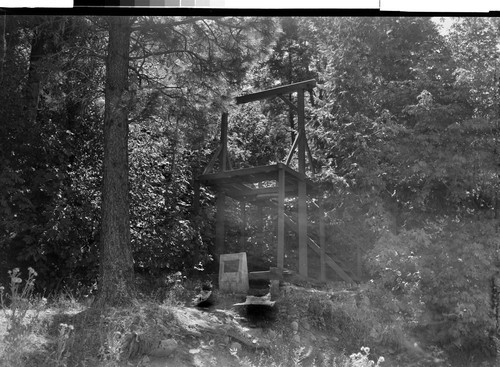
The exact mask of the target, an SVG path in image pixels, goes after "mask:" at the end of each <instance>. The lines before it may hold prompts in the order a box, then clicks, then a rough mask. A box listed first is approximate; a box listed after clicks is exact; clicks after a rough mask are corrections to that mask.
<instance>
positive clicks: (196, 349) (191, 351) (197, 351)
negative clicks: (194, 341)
mask: <svg viewBox="0 0 500 367" xmlns="http://www.w3.org/2000/svg"><path fill="white" fill-rule="evenodd" d="M200 352H201V349H199V348H193V349H189V354H198V353H200Z"/></svg>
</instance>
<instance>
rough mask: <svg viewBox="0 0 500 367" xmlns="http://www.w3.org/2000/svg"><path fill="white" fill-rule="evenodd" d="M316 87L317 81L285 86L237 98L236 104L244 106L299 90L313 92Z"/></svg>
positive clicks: (312, 80) (311, 80)
mask: <svg viewBox="0 0 500 367" xmlns="http://www.w3.org/2000/svg"><path fill="white" fill-rule="evenodd" d="M315 86H316V80H314V79H310V80H306V81H303V82H299V83H294V84H289V85H284V86H282V87H277V88H272V89H267V90H264V91H262V92H257V93H251V94H247V95H244V96H240V97H236V104H242V103H248V102H253V101H258V100H261V99H267V98H272V97H276V96H278V95H280V94H289V93H293V92H295V91H297V90H299V89H307V90H311V89H313V88H314V87H315Z"/></svg>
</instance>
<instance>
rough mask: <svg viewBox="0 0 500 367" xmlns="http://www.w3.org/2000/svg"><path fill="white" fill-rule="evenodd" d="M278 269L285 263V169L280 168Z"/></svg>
mask: <svg viewBox="0 0 500 367" xmlns="http://www.w3.org/2000/svg"><path fill="white" fill-rule="evenodd" d="M276 262H277V266H278V269H283V267H284V265H285V170H284V168H280V170H279V174H278V253H277V258H276Z"/></svg>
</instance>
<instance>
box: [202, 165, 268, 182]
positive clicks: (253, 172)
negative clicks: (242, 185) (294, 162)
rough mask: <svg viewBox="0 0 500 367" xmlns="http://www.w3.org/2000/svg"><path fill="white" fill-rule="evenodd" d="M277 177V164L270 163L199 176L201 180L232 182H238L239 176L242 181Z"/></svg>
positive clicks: (256, 180) (257, 180)
mask: <svg viewBox="0 0 500 367" xmlns="http://www.w3.org/2000/svg"><path fill="white" fill-rule="evenodd" d="M277 177H278V165H276V164H272V165H269V166H258V167H248V168H240V169H235V170H232V171H225V172H216V173H207V174H203V175H201V176H200V177H199V179H200V180H201V181H211V180H212V181H216V180H221V181H226V182H229V180H233V182H240V181H241V180H238V179H239V178H241V179H243V180H244V182H248V183H251V182H259V181H261V179H262V178H264V179H268V180H276V178H277Z"/></svg>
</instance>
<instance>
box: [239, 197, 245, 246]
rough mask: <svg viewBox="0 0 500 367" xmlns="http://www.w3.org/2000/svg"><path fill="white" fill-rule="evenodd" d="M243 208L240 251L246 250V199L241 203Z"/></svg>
mask: <svg viewBox="0 0 500 367" xmlns="http://www.w3.org/2000/svg"><path fill="white" fill-rule="evenodd" d="M240 205H241V206H240V208H241V227H240V251H244V250H243V249H244V248H245V243H246V227H247V210H246V209H247V206H246V203H245V202H244V201H242V202H241V204H240Z"/></svg>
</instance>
